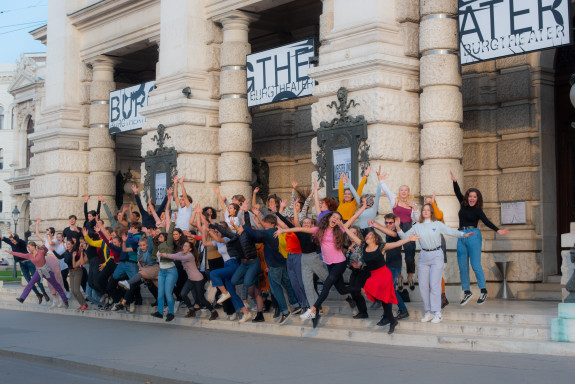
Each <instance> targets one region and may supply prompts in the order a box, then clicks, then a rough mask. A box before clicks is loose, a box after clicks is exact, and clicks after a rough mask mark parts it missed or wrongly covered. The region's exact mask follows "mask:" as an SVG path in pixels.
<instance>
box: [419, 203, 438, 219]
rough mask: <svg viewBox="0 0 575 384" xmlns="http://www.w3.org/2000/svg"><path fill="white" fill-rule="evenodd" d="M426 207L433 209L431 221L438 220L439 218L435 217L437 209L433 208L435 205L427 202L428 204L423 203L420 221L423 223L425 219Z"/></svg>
mask: <svg viewBox="0 0 575 384" xmlns="http://www.w3.org/2000/svg"><path fill="white" fill-rule="evenodd" d="M425 207H429V209H430V210H431V217H430V219H431V221H436V220H437V219H436V218H435V210H434V209H433V205H431V204H429V203H427V204H423V207H421V213H420V215H419V222H420V223H423V221H424V220H425V219H424V218H423V208H425Z"/></svg>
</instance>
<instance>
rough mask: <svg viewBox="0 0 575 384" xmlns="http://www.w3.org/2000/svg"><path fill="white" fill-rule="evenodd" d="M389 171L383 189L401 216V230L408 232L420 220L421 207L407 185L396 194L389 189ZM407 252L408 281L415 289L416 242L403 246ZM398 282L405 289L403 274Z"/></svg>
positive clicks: (394, 209) (383, 182)
mask: <svg viewBox="0 0 575 384" xmlns="http://www.w3.org/2000/svg"><path fill="white" fill-rule="evenodd" d="M386 177H387V173H384V174H383V180H382V181H381V182H380V184H381V190H382V191H383V193H385V195H386V196H387V198H388V199H389V203H390V204H391V208H392V209H393V213H394V214H395V216H397V217H399V220H400V222H401V224H400V226H401V230H402V231H403V232H406V233H407V231H408V230H410V229H411V226H412V225H413V223H415V222H417V220H419V214H420V211H419V207H418V206H417V204H416V203H415V202H414V201H413V196H411V194H410V190H409V187H408V186H407V185H402V186H400V187H399V193H398V194H397V195H396V194H395V193H393V192H392V191H391V189H389V187H388V186H387V184H386V183H385V178H386ZM403 250H404V252H405V269H406V270H407V282H408V284H409V289H411V290H412V291H413V290H414V289H415V284H414V283H413V274H414V273H415V243H414V242H413V241H410V242H408V243H406V244H405V245H404V246H403ZM397 280H398V283H399V285H400V288H401V289H403V278H402V277H401V274H400V275H399V276H398V279H397Z"/></svg>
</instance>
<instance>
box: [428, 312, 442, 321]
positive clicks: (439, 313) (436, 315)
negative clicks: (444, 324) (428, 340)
mask: <svg viewBox="0 0 575 384" xmlns="http://www.w3.org/2000/svg"><path fill="white" fill-rule="evenodd" d="M441 320H443V316H441V312H435V315H434V316H433V320H431V322H432V323H433V324H437V323H441Z"/></svg>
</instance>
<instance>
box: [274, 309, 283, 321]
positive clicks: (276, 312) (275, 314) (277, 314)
mask: <svg viewBox="0 0 575 384" xmlns="http://www.w3.org/2000/svg"><path fill="white" fill-rule="evenodd" d="M280 315H281V312H280V307H279V306H277V307H276V309H275V311H274V319H277V318H278V317H280Z"/></svg>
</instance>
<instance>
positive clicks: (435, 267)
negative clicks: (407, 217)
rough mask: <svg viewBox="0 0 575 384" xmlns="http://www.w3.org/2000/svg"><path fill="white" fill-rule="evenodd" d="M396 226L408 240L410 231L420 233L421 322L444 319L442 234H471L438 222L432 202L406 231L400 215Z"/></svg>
mask: <svg viewBox="0 0 575 384" xmlns="http://www.w3.org/2000/svg"><path fill="white" fill-rule="evenodd" d="M395 227H396V228H397V234H398V235H399V237H400V238H401V239H407V238H408V237H409V236H410V235H411V234H412V233H414V234H416V235H417V236H419V245H420V246H421V251H420V252H419V261H418V263H417V272H418V273H417V278H418V280H419V291H420V292H421V297H422V298H423V307H424V309H425V315H424V316H423V318H422V319H421V321H422V322H428V321H431V322H432V323H439V322H441V320H443V317H442V316H441V277H442V276H443V250H442V249H441V235H442V234H443V235H449V236H453V237H458V238H462V237H469V236H471V235H472V234H473V232H469V233H465V232H461V231H457V230H455V229H452V228H449V227H448V226H446V225H445V224H443V223H442V222H441V221H437V220H436V219H435V213H434V211H433V207H432V206H431V204H425V205H424V206H423V208H422V210H421V216H420V217H419V222H418V223H416V224H415V225H414V226H413V227H411V229H410V230H409V231H407V232H406V233H404V232H403V231H402V230H401V227H400V220H399V218H396V219H395Z"/></svg>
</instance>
